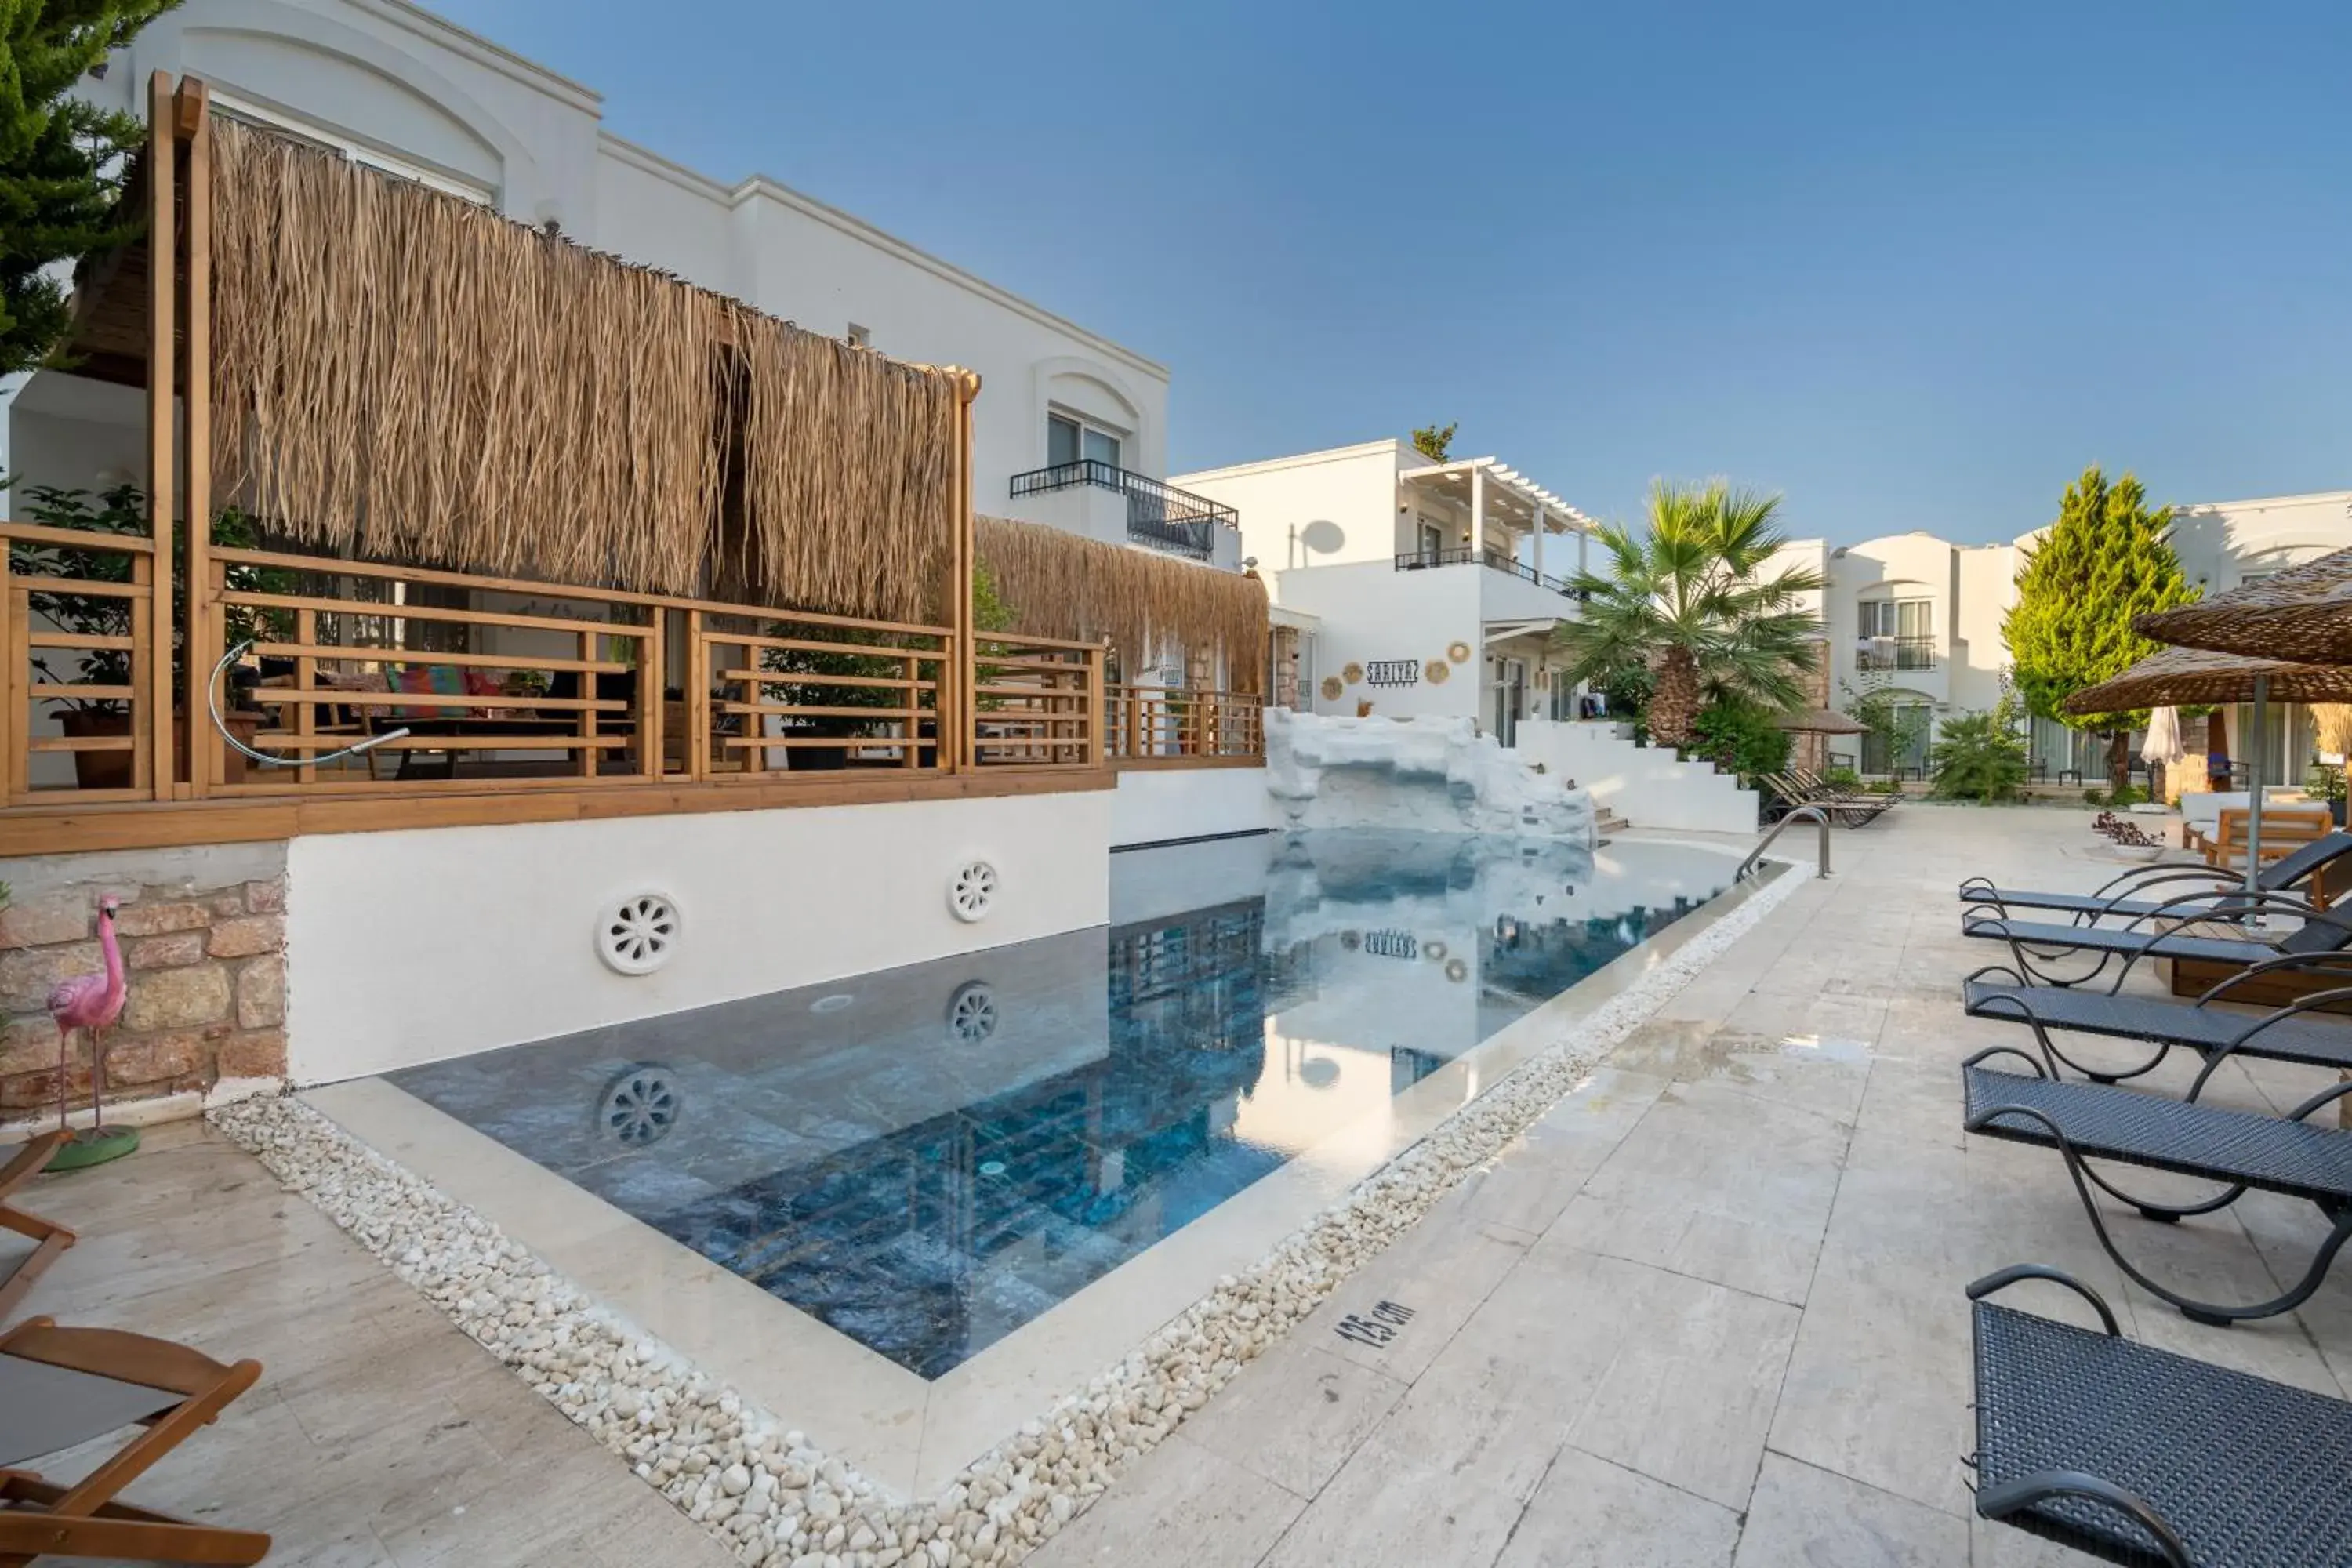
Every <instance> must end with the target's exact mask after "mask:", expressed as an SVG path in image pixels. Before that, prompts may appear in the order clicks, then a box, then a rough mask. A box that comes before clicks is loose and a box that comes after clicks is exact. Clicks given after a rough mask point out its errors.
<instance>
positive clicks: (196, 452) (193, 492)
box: [163, 77, 222, 799]
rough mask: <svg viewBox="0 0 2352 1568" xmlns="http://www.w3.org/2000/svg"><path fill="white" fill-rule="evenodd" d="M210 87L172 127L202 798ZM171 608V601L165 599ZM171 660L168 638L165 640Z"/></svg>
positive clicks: (194, 775) (190, 90) (190, 679)
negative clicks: (179, 212)
mask: <svg viewBox="0 0 2352 1568" xmlns="http://www.w3.org/2000/svg"><path fill="white" fill-rule="evenodd" d="M210 107H211V92H210V89H207V88H206V87H205V84H204V83H203V82H202V81H199V80H198V79H195V78H194V77H190V78H188V79H185V80H184V81H183V82H181V84H180V90H179V91H178V93H177V94H175V95H174V97H173V117H174V125H175V129H176V131H177V132H178V134H179V135H180V137H181V138H182V139H184V141H186V142H187V143H188V199H187V209H186V210H187V223H186V226H185V233H186V237H187V246H188V266H187V280H188V291H187V299H186V301H185V308H186V310H187V328H186V332H185V346H186V353H185V355H184V358H183V366H182V368H183V374H182V376H181V383H182V385H181V392H180V396H181V405H182V407H183V409H184V421H185V426H186V431H187V452H186V463H187V476H188V488H187V498H186V500H185V501H184V504H183V506H182V508H181V510H182V511H183V512H184V514H185V516H186V518H187V524H188V526H187V534H188V552H187V571H188V593H187V605H188V627H187V653H186V656H185V658H186V669H187V691H186V696H185V699H184V700H185V701H186V703H187V709H188V793H189V794H191V795H194V796H196V797H198V798H199V799H201V798H203V797H204V796H205V795H210V794H211V793H212V786H213V785H214V784H216V783H218V782H220V781H219V780H217V779H215V777H214V776H213V775H214V773H216V772H218V771H219V763H220V762H221V760H222V758H221V753H220V748H219V747H217V746H215V744H214V743H213V736H212V719H211V716H210V713H209V710H208V704H209V700H210V697H211V692H210V689H209V688H210V683H211V679H212V668H213V661H214V660H215V659H217V658H219V657H220V656H221V651H222V650H221V647H220V645H219V639H218V638H217V637H215V636H213V633H214V631H215V612H214V606H213V604H212V599H213V594H214V590H215V584H214V581H213V578H214V575H215V567H214V565H213V563H212V545H213V529H212V519H213V139H212V123H211V121H212V116H211V115H210V113H209V112H208V110H209V109H210ZM170 603H171V601H170V600H169V598H166V599H164V600H163V605H164V606H165V608H166V612H167V613H168V610H169V606H170ZM163 644H164V650H163V651H164V656H165V657H166V658H169V657H170V654H171V637H170V636H169V634H168V627H167V633H166V636H165V637H164V638H163Z"/></svg>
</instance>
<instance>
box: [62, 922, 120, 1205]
mask: <svg viewBox="0 0 2352 1568" xmlns="http://www.w3.org/2000/svg"><path fill="white" fill-rule="evenodd" d="M121 907H122V901H121V900H120V899H117V898H116V897H115V896H114V895H113V894H111V893H109V894H107V895H106V896H105V897H104V898H102V899H100V900H98V945H99V950H100V952H103V953H105V954H106V972H105V973H102V974H77V975H75V976H74V977H73V978H72V979H70V980H60V981H58V984H56V986H54V987H53V988H52V989H51V990H50V992H49V1016H50V1017H51V1018H52V1019H54V1020H56V1022H57V1026H58V1127H60V1128H63V1127H64V1126H65V1125H66V1083H67V1076H68V1071H69V1069H70V1066H71V1062H72V1041H73V1032H74V1031H75V1030H76V1029H88V1030H89V1115H90V1124H89V1131H88V1132H86V1133H84V1134H82V1135H80V1136H79V1137H77V1138H75V1139H74V1140H72V1141H71V1142H68V1143H66V1144H65V1145H63V1146H62V1147H60V1148H59V1149H58V1154H57V1158H56V1159H54V1160H53V1161H51V1162H50V1165H49V1168H50V1169H51V1170H61V1169H66V1168H69V1167H71V1166H75V1165H92V1164H97V1163H100V1161H103V1160H111V1159H113V1158H115V1157H116V1156H117V1155H121V1154H128V1153H129V1152H131V1150H132V1149H134V1148H136V1147H138V1143H139V1133H138V1130H137V1129H136V1128H124V1129H121V1130H120V1131H111V1130H109V1129H108V1128H107V1127H106V1125H105V1119H106V1108H105V1097H106V1030H107V1027H108V1026H110V1025H111V1024H112V1023H113V1022H114V1020H115V1019H117V1018H119V1017H121V1016H122V998H123V994H124V992H125V989H126V987H125V984H124V981H123V977H122V950H121V948H120V947H119V946H117V945H116V943H115V940H114V911H115V910H118V909H120V908H121Z"/></svg>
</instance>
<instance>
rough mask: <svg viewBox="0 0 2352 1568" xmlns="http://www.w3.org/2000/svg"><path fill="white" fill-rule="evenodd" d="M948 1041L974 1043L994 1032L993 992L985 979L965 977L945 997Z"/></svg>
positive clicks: (972, 1044) (960, 1044) (969, 1044)
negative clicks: (950, 993) (953, 990)
mask: <svg viewBox="0 0 2352 1568" xmlns="http://www.w3.org/2000/svg"><path fill="white" fill-rule="evenodd" d="M947 1025H948V1043H949V1044H950V1045H957V1046H976V1045H978V1044H980V1043H981V1042H982V1040H985V1039H986V1038H988V1037H990V1036H991V1035H993V1034H994V1033H996V991H995V988H994V987H993V986H992V985H990V984H989V983H988V982H987V981H985V980H967V981H965V982H964V983H963V984H961V985H959V986H957V987H956V989H955V994H954V995H952V996H950V997H949V998H948V1017H947Z"/></svg>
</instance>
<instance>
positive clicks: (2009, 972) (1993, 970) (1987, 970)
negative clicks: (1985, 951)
mask: <svg viewBox="0 0 2352 1568" xmlns="http://www.w3.org/2000/svg"><path fill="white" fill-rule="evenodd" d="M1988 974H1998V975H2000V977H2001V978H2002V979H2004V980H2006V981H2008V982H2009V983H2010V984H2011V985H2022V984H2025V983H2026V981H2025V976H2024V975H2022V974H2020V973H2018V972H2017V971H2016V969H2014V968H2013V967H2011V965H2009V964H2006V963H1988V964H1986V965H1985V966H1984V967H1983V968H1982V969H1977V970H1971V971H1969V973H1966V974H1963V975H1961V976H1960V984H1963V985H1966V984H1968V983H1969V981H1971V980H1982V979H1983V978H1984V977H1985V976H1986V975H1988Z"/></svg>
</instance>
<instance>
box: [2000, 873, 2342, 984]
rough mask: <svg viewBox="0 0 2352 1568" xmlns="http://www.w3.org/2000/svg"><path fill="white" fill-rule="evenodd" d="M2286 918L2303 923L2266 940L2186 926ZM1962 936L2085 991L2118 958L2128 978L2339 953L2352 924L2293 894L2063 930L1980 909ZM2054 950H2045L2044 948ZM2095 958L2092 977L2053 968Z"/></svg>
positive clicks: (2166, 909) (2204, 903)
mask: <svg viewBox="0 0 2352 1568" xmlns="http://www.w3.org/2000/svg"><path fill="white" fill-rule="evenodd" d="M2273 913H2275V914H2283V915H2284V916H2286V917H2287V918H2288V919H2290V920H2294V921H2299V922H2300V923H2299V924H2298V925H2297V926H2296V927H2295V929H2294V931H2291V932H2289V933H2288V934H2287V936H2286V937H2285V939H2284V940H2283V941H2279V942H2264V941H2258V940H2256V939H2255V938H2254V937H2253V936H2252V934H2248V935H2246V936H2200V935H2195V934H2192V933H2190V932H2189V931H2185V930H2183V929H2182V928H2184V927H2186V926H2189V925H2195V924H2207V923H2219V924H2235V923H2238V922H2242V921H2244V920H2245V919H2247V918H2248V917H2249V916H2252V915H2257V914H2273ZM1960 932H1961V934H1962V935H1964V936H1973V937H1982V938H1985V939H1987V940H1988V941H1992V942H2007V943H2008V944H2009V950H2010V952H2011V956H2012V958H2013V959H2014V960H2015V962H2016V967H2017V971H2018V973H2021V974H2022V975H2025V976H2026V977H2027V978H2029V979H2031V980H2032V981H2033V982H2035V983H2036V984H2044V985H2081V984H2084V983H2086V982H2088V981H2091V980H2095V979H2096V978H2097V977H2098V976H2099V974H2100V973H2103V972H2104V971H2105V969H2106V966H2107V961H2108V960H2109V959H2111V958H2120V959H2123V960H2124V961H2125V963H2124V969H2123V971H2122V972H2119V973H2118V974H2117V976H2116V984H2118V985H2120V984H2122V983H2123V982H2122V974H2123V973H2127V972H2128V971H2129V970H2130V967H2131V965H2132V964H2134V963H2137V962H2139V961H2140V960H2141V959H2143V958H2186V959H2190V960H2193V961H2196V962H2200V963H2227V964H2238V965H2243V964H2251V963H2263V962H2264V961H2266V960H2269V959H2273V958H2280V957H2297V956H2301V955H2304V954H2308V953H2316V952H2340V951H2342V950H2343V949H2344V948H2345V947H2346V946H2347V944H2352V921H2347V920H2346V919H2345V918H2344V917H2343V916H2342V915H2339V914H2336V913H2335V912H2334V911H2332V910H2315V909H2313V908H2312V907H2311V906H2310V905H2308V904H2306V903H2305V902H2303V901H2302V900H2299V899H2296V898H2294V896H2292V895H2291V894H2286V893H2249V892H2244V891H2240V892H2234V893H2218V894H2217V893H2195V894H2189V895H2185V896H2183V897H2181V898H2178V899H2174V900H2169V901H2168V902H2167V903H2165V904H2163V905H2161V906H2159V907H2158V909H2157V910H2152V911H2150V912H2149V913H2147V914H2144V915H2140V916H2137V917H2136V918H2135V919H2134V920H2132V921H2131V922H2130V923H2129V924H2127V925H2120V926H2100V925H2063V924H2060V923H2058V922H2057V921H2013V920H2010V919H2009V918H2007V917H2006V916H2004V915H2001V914H1999V913H1996V912H1995V911H1994V910H1992V909H1991V908H1990V907H1986V906H1981V905H1975V906H1970V907H1969V908H1967V909H1963V910H1961V911H1960ZM2045 949H2046V950H2048V951H2042V950H2045ZM2075 953H2093V954H2096V955H2097V957H2098V961H2099V962H2098V963H2097V965H2096V966H2095V968H2093V969H2092V970H2091V971H2090V973H2087V974H2078V975H2076V976H2074V978H2073V979H2071V980H2068V979H2061V978H2060V977H2059V976H2058V975H2056V974H2054V973H2050V972H2049V971H2048V970H2047V969H2046V968H2043V967H2038V966H2037V964H2036V963H2035V962H2034V961H2036V960H2039V961H2041V963H2042V965H2046V964H2047V963H2048V962H2049V961H2050V960H2051V959H2053V958H2058V957H2063V956H2066V955H2069V954H2075Z"/></svg>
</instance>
